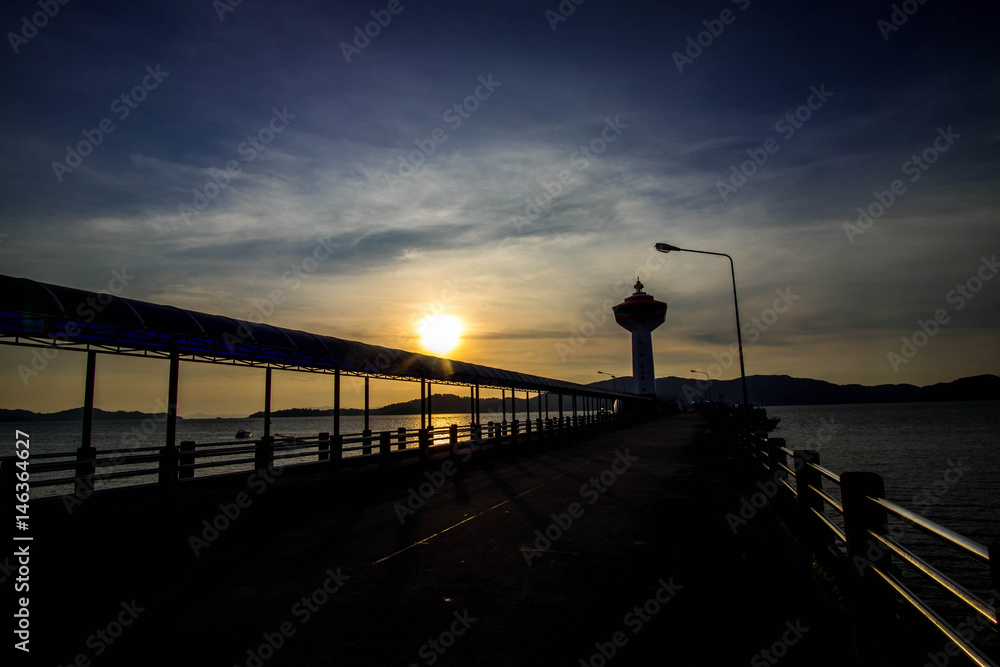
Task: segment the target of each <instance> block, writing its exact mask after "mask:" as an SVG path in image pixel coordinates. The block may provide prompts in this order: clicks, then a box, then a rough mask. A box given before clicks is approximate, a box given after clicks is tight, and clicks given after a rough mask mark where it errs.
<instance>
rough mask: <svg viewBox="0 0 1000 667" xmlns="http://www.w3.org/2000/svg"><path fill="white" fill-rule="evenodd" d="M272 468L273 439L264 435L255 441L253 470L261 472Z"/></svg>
mask: <svg viewBox="0 0 1000 667" xmlns="http://www.w3.org/2000/svg"><path fill="white" fill-rule="evenodd" d="M273 466H274V438H273V437H272V436H270V435H265V436H264V437H263V438H261V439H260V440H258V441H257V444H256V445H255V446H254V450H253V467H254V470H256V471H258V473H259V472H261V471H264V470H267V469H268V468H269V467H273Z"/></svg>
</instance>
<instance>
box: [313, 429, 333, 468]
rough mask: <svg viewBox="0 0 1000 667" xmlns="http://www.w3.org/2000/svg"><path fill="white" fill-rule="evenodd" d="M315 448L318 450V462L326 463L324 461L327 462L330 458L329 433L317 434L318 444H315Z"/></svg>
mask: <svg viewBox="0 0 1000 667" xmlns="http://www.w3.org/2000/svg"><path fill="white" fill-rule="evenodd" d="M316 448H317V449H318V450H319V460H320V461H326V460H328V459H329V458H330V434H329V433H325V432H324V433H320V434H319V441H318V444H317V446H316Z"/></svg>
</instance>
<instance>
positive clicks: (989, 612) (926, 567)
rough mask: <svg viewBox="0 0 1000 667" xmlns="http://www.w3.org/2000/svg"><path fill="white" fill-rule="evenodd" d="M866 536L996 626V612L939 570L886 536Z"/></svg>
mask: <svg viewBox="0 0 1000 667" xmlns="http://www.w3.org/2000/svg"><path fill="white" fill-rule="evenodd" d="M868 534H869V535H871V536H872V537H874V538H875V539H876V540H878V541H879V542H881V543H882V544H884V545H885V546H887V547H889V549H891V550H892V551H893V553H895V554H896V555H898V556H899V557H900V558H902V559H903V560H905V561H906V562H908V563H909V564H910V565H912V566H913V567H915V568H917V570H919V571H920V572H922V573H923V574H924V575H925V576H927V577H928V578H930V579H931V580H933V581H935V582H936V583H937V584H938V585H939V586H941V587H942V588H944V589H945V590H947V591H949V592H950V593H951V594H952V595H954V596H955V597H956V598H958V599H959V600H961V601H962V602H964V603H965V604H967V605H968V606H969V607H972V608H973V609H974V610H975V611H977V612H978V613H980V614H982V615H983V616H985V617H986V618H987V620H989V622H990V623H992V624H993V625H994V626H996V624H997V618H996V612H995V611H994V610H993V609H992V608H990V606H989V605H988V604H986V603H985V602H983V601H982V600H981V599H980V598H978V597H976V595H974V594H973V593H970V592H969V591H968V590H966V589H965V588H964V587H963V586H962V585H961V584H959V583H957V582H955V581H954V580H952V579H951V578H950V577H948V576H947V575H945V574H943V573H942V572H941V571H940V570H938V569H936V568H935V567H934V566H933V565H930V564H928V563H927V562H925V561H924V560H923V559H921V558H920V557H919V556H917V555H915V554H914V553H913V552H912V551H910V550H909V549H907V548H906V547H904V546H902V545H900V544H899V543H898V542H896V541H895V540H894V539H892V538H891V537H888V536H886V535H879V534H878V533H876V532H875V531H872V530H869V531H868Z"/></svg>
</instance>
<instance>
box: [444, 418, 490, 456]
mask: <svg viewBox="0 0 1000 667" xmlns="http://www.w3.org/2000/svg"><path fill="white" fill-rule="evenodd" d="M490 423H491V424H492V423H493V422H490ZM448 444H449V445H451V451H452V453H454V452H455V447H457V446H458V424H452V425H451V426H449V427H448Z"/></svg>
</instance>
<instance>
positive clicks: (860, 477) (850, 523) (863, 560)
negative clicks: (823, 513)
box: [840, 472, 890, 575]
mask: <svg viewBox="0 0 1000 667" xmlns="http://www.w3.org/2000/svg"><path fill="white" fill-rule="evenodd" d="M869 497H871V498H885V484H884V483H883V481H882V477H881V476H880V475H878V474H877V473H873V472H845V473H843V474H842V475H841V476H840V498H841V500H842V501H843V503H844V534H845V535H846V536H847V556H848V558H849V559H850V561H851V564H852V565H854V567H855V569H856V570H857V572H858V574H860V575H864V574H865V573H866V572H867V571H868V569H869V568H870V567H871V566H873V565H874V566H875V567H877V568H879V569H880V570H883V571H886V570H887V569H888V567H889V564H890V560H889V551H888V550H887V549H885V548H883V547H882V545H881V544H879V543H878V541H877V540H875V538H873V537H871V536H870V535H869V534H868V531H869V530H870V531H872V532H874V533H877V534H879V535H885V534H886V532H887V529H888V520H887V519H886V513H885V510H884V509H883V508H882V507H880V506H878V505H876V504H875V503H873V502H872V501H871V500H869Z"/></svg>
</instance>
